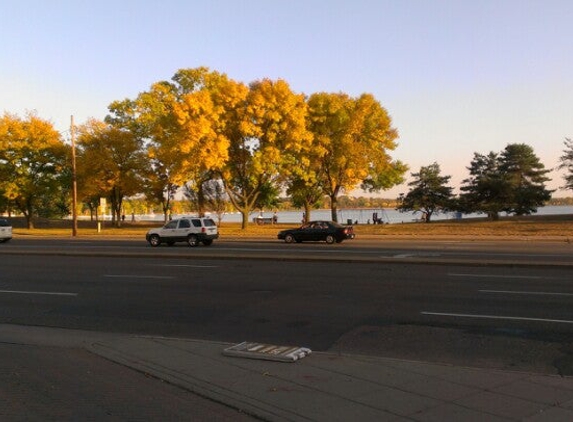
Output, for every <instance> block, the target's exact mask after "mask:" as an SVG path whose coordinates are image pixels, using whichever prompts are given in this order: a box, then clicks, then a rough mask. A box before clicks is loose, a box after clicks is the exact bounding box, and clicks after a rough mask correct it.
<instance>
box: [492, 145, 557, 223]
mask: <svg viewBox="0 0 573 422" xmlns="http://www.w3.org/2000/svg"><path fill="white" fill-rule="evenodd" d="M500 171H501V174H502V175H503V177H504V179H505V181H506V182H507V183H508V184H509V187H510V191H511V194H512V195H511V201H510V202H509V203H508V204H507V207H506V209H505V211H507V212H509V213H513V214H516V215H528V214H531V213H534V212H537V207H539V206H541V205H543V204H544V203H545V202H546V201H548V200H549V199H550V198H551V193H552V192H553V191H551V190H548V189H546V188H545V182H547V181H549V180H551V179H550V178H549V177H547V173H549V170H547V169H545V166H544V165H543V164H542V163H541V161H540V160H539V158H538V157H537V156H536V155H535V153H534V151H533V148H531V147H530V146H529V145H525V144H509V145H508V146H507V147H505V149H504V150H503V151H502V153H501V155H500Z"/></svg>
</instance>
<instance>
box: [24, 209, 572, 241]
mask: <svg viewBox="0 0 573 422" xmlns="http://www.w3.org/2000/svg"><path fill="white" fill-rule="evenodd" d="M159 225H160V223H141V222H139V223H133V224H132V223H131V222H130V223H127V222H126V223H125V224H124V225H123V227H121V228H113V227H111V225H110V223H105V224H104V225H103V228H102V230H101V232H99V233H98V231H97V225H96V223H91V222H81V224H80V227H79V230H78V235H79V236H102V237H103V236H124V237H138V236H139V237H143V236H144V235H145V232H146V231H147V230H149V228H151V227H157V226H159ZM294 226H296V224H277V225H261V226H257V225H254V224H249V227H248V228H247V229H246V230H242V229H241V227H240V224H238V223H223V224H222V226H221V228H220V232H221V235H222V236H224V237H262V238H269V239H274V238H276V234H277V231H278V230H281V229H284V228H290V227H294ZM354 231H355V232H356V234H357V235H358V236H360V235H371V236H381V237H386V236H389V237H390V236H404V237H413V238H415V237H426V236H439V237H442V236H443V237H475V238H479V237H486V236H487V237H498V238H503V237H545V238H548V237H557V238H563V239H568V238H573V215H555V216H529V217H520V218H518V217H509V218H504V219H501V220H499V221H488V220H485V219H465V220H464V219H462V220H448V221H436V222H431V223H404V224H386V225H366V224H363V225H356V226H354ZM13 232H14V235H15V236H16V237H18V236H23V237H24V236H30V235H33V236H71V222H70V221H67V220H50V221H42V222H41V223H40V224H37V228H34V229H31V230H28V229H25V228H22V224H14V229H13Z"/></svg>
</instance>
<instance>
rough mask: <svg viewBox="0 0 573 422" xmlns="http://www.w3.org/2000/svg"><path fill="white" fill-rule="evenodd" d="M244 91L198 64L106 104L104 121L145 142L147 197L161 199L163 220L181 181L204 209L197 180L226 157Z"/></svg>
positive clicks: (200, 181) (211, 174)
mask: <svg viewBox="0 0 573 422" xmlns="http://www.w3.org/2000/svg"><path fill="white" fill-rule="evenodd" d="M247 92H248V89H247V87H246V86H245V85H244V84H241V83H238V82H235V81H233V80H232V79H230V78H228V77H227V76H226V75H225V74H222V73H218V72H214V71H210V70H209V69H208V68H206V67H200V68H195V69H181V70H179V71H178V72H177V73H176V74H175V75H174V76H173V78H172V79H171V82H167V81H163V82H158V83H155V84H153V85H152V87H151V89H150V90H149V91H147V92H144V93H141V94H140V95H139V96H138V97H137V98H136V99H135V100H124V101H119V102H114V103H112V104H111V105H110V111H111V112H112V115H110V116H108V118H107V121H109V122H112V123H113V124H116V125H119V126H121V127H125V128H129V129H130V130H131V131H132V132H133V133H136V134H137V136H138V137H140V138H141V139H144V140H145V142H146V143H147V146H148V158H149V160H150V165H151V169H152V171H151V172H150V173H149V175H148V177H147V178H146V179H147V181H146V187H147V189H146V191H147V196H148V197H149V198H150V199H153V200H155V201H157V202H160V203H161V204H162V208H163V212H164V216H165V219H167V213H168V212H169V208H170V201H171V199H172V198H173V195H174V194H175V192H176V190H177V189H178V188H179V187H181V186H183V185H185V184H188V185H191V186H194V187H196V188H197V189H198V196H199V201H198V202H199V210H198V211H199V213H200V214H203V213H204V211H205V210H204V200H203V195H202V194H203V189H202V185H203V184H204V183H205V182H206V181H207V180H209V179H211V178H212V177H214V175H215V174H217V173H219V171H220V169H221V168H222V167H223V166H224V165H225V163H226V161H227V159H228V147H229V140H228V133H229V131H231V132H234V131H235V129H233V128H234V127H236V125H237V118H236V108H237V107H238V105H239V104H241V103H242V102H243V101H244V99H245V97H246V95H247Z"/></svg>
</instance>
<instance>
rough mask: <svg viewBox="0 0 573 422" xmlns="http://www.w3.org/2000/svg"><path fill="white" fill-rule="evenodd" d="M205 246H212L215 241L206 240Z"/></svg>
mask: <svg viewBox="0 0 573 422" xmlns="http://www.w3.org/2000/svg"><path fill="white" fill-rule="evenodd" d="M203 244H204V245H205V246H211V245H212V244H213V239H206V240H204V241H203Z"/></svg>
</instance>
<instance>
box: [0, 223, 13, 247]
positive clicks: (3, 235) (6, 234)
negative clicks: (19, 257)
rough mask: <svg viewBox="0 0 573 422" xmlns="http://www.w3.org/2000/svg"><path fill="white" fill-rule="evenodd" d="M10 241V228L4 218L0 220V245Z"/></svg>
mask: <svg viewBox="0 0 573 422" xmlns="http://www.w3.org/2000/svg"><path fill="white" fill-rule="evenodd" d="M10 239H12V226H11V225H10V223H9V222H8V220H6V219H5V218H0V243H3V242H8V241H9V240H10Z"/></svg>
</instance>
